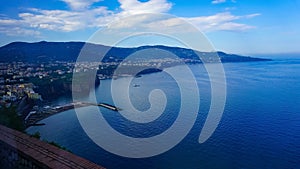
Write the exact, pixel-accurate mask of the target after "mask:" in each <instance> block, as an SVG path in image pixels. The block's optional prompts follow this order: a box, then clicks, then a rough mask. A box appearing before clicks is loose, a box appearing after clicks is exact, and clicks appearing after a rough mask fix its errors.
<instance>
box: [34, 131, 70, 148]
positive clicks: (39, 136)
mask: <svg viewBox="0 0 300 169" xmlns="http://www.w3.org/2000/svg"><path fill="white" fill-rule="evenodd" d="M30 136H31V137H34V138H37V139H39V140H40V139H41V134H40V132H38V131H37V132H35V133H33V134H30ZM42 141H44V142H46V143H48V144H51V145H53V146H55V147H57V148H60V149H62V150H66V151H69V152H71V151H70V150H68V149H67V148H66V147H64V146H61V145H59V144H58V143H56V142H54V141H47V140H45V139H43V140H42Z"/></svg>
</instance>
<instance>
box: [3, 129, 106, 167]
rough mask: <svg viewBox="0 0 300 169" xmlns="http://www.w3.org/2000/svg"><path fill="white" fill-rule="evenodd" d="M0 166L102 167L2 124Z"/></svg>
mask: <svg viewBox="0 0 300 169" xmlns="http://www.w3.org/2000/svg"><path fill="white" fill-rule="evenodd" d="M0 168H7V169H10V168H25V169H39V168H42V169H44V168H47V169H48V168H60V169H70V168H75V169H104V168H103V167H101V166H99V165H97V164H95V163H92V162H90V161H88V160H86V159H84V158H82V157H78V156H76V155H74V154H71V153H70V152H67V151H65V150H62V149H59V148H57V147H55V146H53V145H50V144H48V143H46V142H43V141H40V140H39V139H36V138H33V137H30V136H28V135H26V134H24V133H21V132H19V131H16V130H13V129H10V128H7V127H5V126H2V125H0Z"/></svg>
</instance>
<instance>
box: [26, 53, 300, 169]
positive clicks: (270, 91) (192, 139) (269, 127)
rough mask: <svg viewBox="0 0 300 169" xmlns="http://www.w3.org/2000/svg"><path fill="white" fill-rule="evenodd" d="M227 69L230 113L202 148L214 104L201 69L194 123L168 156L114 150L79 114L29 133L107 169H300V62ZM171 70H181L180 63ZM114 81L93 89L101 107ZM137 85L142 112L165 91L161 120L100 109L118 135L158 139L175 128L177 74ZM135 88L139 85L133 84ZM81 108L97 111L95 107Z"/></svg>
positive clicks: (134, 91)
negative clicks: (92, 134)
mask: <svg viewBox="0 0 300 169" xmlns="http://www.w3.org/2000/svg"><path fill="white" fill-rule="evenodd" d="M223 66H224V70H225V74H226V80H227V100H226V105H225V110H224V113H223V117H222V119H221V121H220V124H219V125H218V127H217V129H216V131H215V132H214V134H213V135H212V136H211V137H210V138H209V139H208V140H207V141H206V142H204V143H202V144H199V142H198V137H199V134H200V131H201V129H202V127H203V124H204V121H205V119H206V117H207V113H208V110H209V107H210V100H211V89H210V81H209V78H208V75H207V72H206V71H205V68H204V67H203V66H202V65H190V68H191V70H192V71H193V73H194V75H195V77H196V79H197V83H198V86H199V91H200V108H199V113H198V117H197V119H196V122H195V124H194V126H193V128H192V129H191V131H190V132H189V133H188V135H187V136H186V137H185V138H184V139H183V140H182V141H181V142H180V143H179V144H178V145H176V146H175V147H174V148H172V149H171V150H169V151H167V152H165V153H163V154H160V155H157V156H154V157H149V158H140V159H136V158H126V157H121V156H118V155H114V154H112V153H109V152H107V151H105V150H104V149H102V148H101V147H99V146H97V145H96V144H95V143H94V142H93V141H92V140H91V139H90V138H89V137H88V136H87V134H86V133H85V132H84V130H83V129H82V127H81V126H80V124H79V122H78V119H77V116H76V113H75V111H74V110H68V111H65V112H63V113H59V114H57V115H54V116H51V117H49V118H47V119H44V120H43V121H42V122H43V123H45V124H46V125H45V126H36V127H30V128H29V129H27V131H28V132H29V133H34V132H36V131H39V132H40V133H41V136H42V139H46V140H48V141H55V142H57V143H59V144H60V145H62V146H64V147H67V149H68V150H70V151H71V152H73V153H75V154H77V155H79V156H82V157H84V158H86V159H89V160H91V161H93V162H95V163H98V164H100V165H102V166H104V167H106V168H108V169H117V168H122V169H126V168H128V169H129V168H130V169H134V168H139V169H140V168H145V169H147V168H151V169H179V168H180V169H182V168H185V169H202V168H203V169H227V168H228V169H259V168H270V169H297V168H300V59H299V58H296V57H293V58H288V59H287V58H284V57H282V58H276V59H275V60H273V61H268V62H245V63H225V64H223ZM169 69H175V70H177V72H178V73H179V74H180V72H181V71H180V70H181V67H180V66H177V67H173V68H169ZM183 76H184V75H183ZM124 81H126V78H120V79H117V82H118V83H117V84H120V87H122V84H123V82H124ZM110 84H111V80H103V81H101V84H100V86H99V88H97V89H96V92H95V93H96V96H97V101H98V102H106V103H110V104H113V101H112V98H111V95H110V91H111V89H110V86H111V85H110ZM131 84H132V85H131V87H130V89H129V92H130V98H131V102H132V103H133V105H134V106H135V107H136V108H137V109H139V110H142V111H143V110H147V109H148V108H149V107H150V103H149V101H148V95H149V92H150V91H151V90H153V89H161V90H163V91H164V92H165V94H166V97H167V99H168V102H167V106H166V109H165V111H164V112H163V114H162V115H161V116H160V117H159V118H158V119H156V120H155V121H153V122H150V123H146V124H139V123H134V122H132V121H128V120H126V119H125V118H124V117H122V116H121V115H120V114H119V113H117V112H114V111H111V110H108V109H105V108H100V110H101V113H102V114H103V116H104V117H105V119H106V120H107V121H108V123H109V124H110V125H111V126H112V127H113V128H114V129H115V130H117V131H118V132H120V133H123V134H124V135H127V136H130V137H135V138H140V137H151V136H155V135H157V134H160V133H163V132H164V131H165V130H167V129H168V128H170V127H171V126H172V124H173V122H174V120H176V118H177V116H178V111H179V108H180V104H179V103H180V102H181V100H180V92H179V87H178V84H177V83H176V82H175V81H174V79H173V78H172V76H170V75H168V74H166V73H164V72H160V73H153V74H147V75H143V76H142V77H140V78H134V80H133V82H132V83H131ZM134 84H138V85H139V86H138V87H134ZM120 95H122V93H120ZM63 100H64V99H63ZM63 102H64V101H63ZM191 102H192V100H191ZM80 109H84V111H86V112H89V111H91V110H92V109H91V107H84V108H80ZM122 109H126V107H122ZM90 113H91V114H93V113H99V112H90ZM187 116H188V115H187ZM116 141H117V140H116ZM136 151H143V150H136Z"/></svg>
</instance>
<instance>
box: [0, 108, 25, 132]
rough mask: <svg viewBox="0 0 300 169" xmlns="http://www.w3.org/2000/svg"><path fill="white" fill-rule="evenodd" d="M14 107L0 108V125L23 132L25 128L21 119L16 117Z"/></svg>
mask: <svg viewBox="0 0 300 169" xmlns="http://www.w3.org/2000/svg"><path fill="white" fill-rule="evenodd" d="M16 110H17V108H16V106H10V107H8V108H7V107H1V108H0V124H2V125H4V126H6V127H9V128H12V129H15V130H18V131H21V132H24V130H25V126H24V124H23V121H22V117H21V116H18V114H17V111H16Z"/></svg>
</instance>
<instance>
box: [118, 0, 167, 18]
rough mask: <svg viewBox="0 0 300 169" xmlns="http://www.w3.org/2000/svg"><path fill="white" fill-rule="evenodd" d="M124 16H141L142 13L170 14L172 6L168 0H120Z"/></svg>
mask: <svg viewBox="0 0 300 169" xmlns="http://www.w3.org/2000/svg"><path fill="white" fill-rule="evenodd" d="M119 2H120V4H121V6H120V8H121V9H122V10H123V11H122V13H123V14H130V15H132V14H140V13H164V12H168V11H169V10H170V9H171V7H172V4H171V3H169V2H167V1H166V0H150V1H147V2H140V1H138V0H119Z"/></svg>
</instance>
